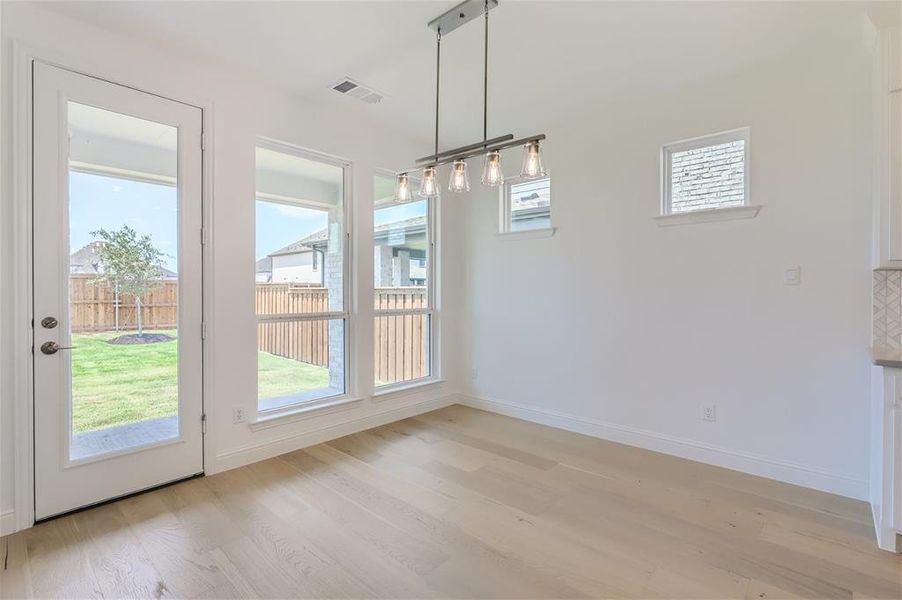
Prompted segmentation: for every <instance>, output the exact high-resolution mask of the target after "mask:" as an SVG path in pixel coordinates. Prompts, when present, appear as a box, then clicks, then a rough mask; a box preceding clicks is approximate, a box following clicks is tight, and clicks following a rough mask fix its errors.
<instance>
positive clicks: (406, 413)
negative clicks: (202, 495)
mask: <svg viewBox="0 0 902 600" xmlns="http://www.w3.org/2000/svg"><path fill="white" fill-rule="evenodd" d="M459 401H460V396H458V395H457V394H448V395H444V396H441V397H438V398H431V399H428V400H423V401H421V402H413V403H410V404H405V405H403V406H398V407H394V408H387V409H383V410H380V411H378V412H374V413H369V414H367V415H364V416H362V417H358V418H355V419H350V420H347V421H342V422H340V423H333V424H330V425H327V426H324V427H321V428H319V429H314V430H308V431H304V432H303V433H295V434H290V435H286V436H284V437H281V438H277V439H275V440H267V441H265V442H257V443H254V444H248V445H246V446H242V447H240V448H234V449H231V450H226V451H224V452H221V453H219V454H217V455H216V465H215V467H214V468H213V469H208V470H207V473H208V474H213V473H219V472H222V471H228V470H229V469H235V468H237V467H243V466H244V465H249V464H252V463H255V462H258V461H261V460H266V459H267V458H272V457H274V456H279V455H280V454H285V453H286V452H293V451H295V450H300V449H301V448H306V447H308V446H314V445H316V444H322V443H323V442H328V441H329V440H334V439H336V438H340V437H343V436H346V435H350V434H352V433H357V432H359V431H365V430H367V429H372V428H373V427H379V426H380V425H385V424H387V423H392V422H394V421H399V420H401V419H406V418H408V417H413V416H416V415H420V414H423V413H426V412H429V411H432V410H437V409H439V408H444V407H446V406H450V405H452V404H456V403H459Z"/></svg>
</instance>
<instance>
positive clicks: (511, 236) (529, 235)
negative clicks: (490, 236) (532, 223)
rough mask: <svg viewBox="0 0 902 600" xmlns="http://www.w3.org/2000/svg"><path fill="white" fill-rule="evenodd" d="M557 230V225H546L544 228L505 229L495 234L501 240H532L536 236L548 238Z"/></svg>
mask: <svg viewBox="0 0 902 600" xmlns="http://www.w3.org/2000/svg"><path fill="white" fill-rule="evenodd" d="M556 231H557V227H546V228H544V229H530V230H528V231H505V232H498V233H496V234H495V235H496V236H497V237H498V238H499V239H502V240H507V241H513V240H534V239H538V238H550V237H552V236H553V235H554V232H556Z"/></svg>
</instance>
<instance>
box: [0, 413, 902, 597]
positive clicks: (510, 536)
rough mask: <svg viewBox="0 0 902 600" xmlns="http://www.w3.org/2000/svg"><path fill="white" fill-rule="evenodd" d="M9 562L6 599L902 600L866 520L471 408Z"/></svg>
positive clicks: (78, 522)
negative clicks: (793, 599) (633, 599)
mask: <svg viewBox="0 0 902 600" xmlns="http://www.w3.org/2000/svg"><path fill="white" fill-rule="evenodd" d="M3 546H4V548H3V549H4V551H5V552H6V568H5V569H4V570H3V571H2V574H0V596H2V597H4V598H14V597H36V598H38V597H39V598H82V597H105V598H125V597H140V598H159V597H177V598H234V597H241V598H254V597H269V598H427V597H442V598H449V597H454V598H584V597H624V598H626V597H637V598H650V597H661V598H756V599H759V600H760V599H765V598H789V597H807V598H895V599H898V598H902V556H899V555H893V554H889V553H886V552H882V551H880V550H878V549H877V547H876V543H875V541H874V535H873V531H872V526H871V523H870V512H869V508H868V506H867V505H866V504H865V503H863V502H857V501H853V500H849V499H845V498H840V497H837V496H831V495H828V494H823V493H819V492H814V491H811V490H807V489H803V488H798V487H794V486H790V485H785V484H781V483H777V482H774V481H770V480H766V479H761V478H757V477H752V476H748V475H743V474H740V473H737V472H733V471H727V470H724V469H718V468H715V467H710V466H706V465H702V464H699V463H693V462H689V461H685V460H681V459H677V458H673V457H669V456H665V455H661V454H655V453H653V452H648V451H644V450H639V449H636V448H630V447H627V446H621V445H618V444H613V443H610V442H604V441H601V440H597V439H593V438H589V437H585V436H580V435H577V434H572V433H568V432H564V431H559V430H556V429H551V428H548V427H543V426H541V425H535V424H532V423H527V422H524V421H518V420H516V419H511V418H507V417H502V416H498V415H493V414H490V413H486V412H482V411H478V410H473V409H470V408H465V407H461V406H452V407H449V408H445V409H442V410H439V411H435V412H432V413H429V414H425V415H421V416H419V417H415V418H412V419H406V420H404V421H400V422H397V423H393V424H391V425H386V426H384V427H380V428H377V429H373V430H370V431H366V432H363V433H358V434H355V435H351V436H348V437H345V438H341V439H339V440H335V441H333V442H330V443H327V444H322V445H319V446H314V447H311V448H307V449H305V450H300V451H297V452H292V453H290V454H286V455H284V456H280V457H278V458H274V459H271V460H267V461H263V462H260V463H257V464H254V465H250V466H247V467H243V468H240V469H236V470H233V471H229V472H226V473H221V474H219V475H214V476H210V477H205V478H201V479H195V480H192V481H188V482H184V483H181V484H178V485H175V486H172V487H168V488H165V489H162V490H157V491H155V492H151V493H147V494H143V495H140V496H136V497H133V498H129V499H126V500H121V501H119V502H116V503H112V504H108V505H106V506H101V507H98V508H95V509H92V510H88V511H84V512H81V513H77V514H74V515H70V516H67V517H63V518H60V519H56V520H54V521H49V522H46V523H43V524H40V525H38V526H36V527H34V528H33V529H30V530H28V531H23V532H20V533H18V534H15V535H12V536H8V537H7V538H4V540H3Z"/></svg>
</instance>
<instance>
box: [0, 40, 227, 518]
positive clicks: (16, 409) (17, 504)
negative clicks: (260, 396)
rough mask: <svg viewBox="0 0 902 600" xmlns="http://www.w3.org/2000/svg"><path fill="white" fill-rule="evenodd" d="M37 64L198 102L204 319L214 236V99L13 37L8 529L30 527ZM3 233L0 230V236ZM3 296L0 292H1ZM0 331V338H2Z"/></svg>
mask: <svg viewBox="0 0 902 600" xmlns="http://www.w3.org/2000/svg"><path fill="white" fill-rule="evenodd" d="M34 61H38V62H43V63H46V64H49V65H52V66H56V67H60V68H62V69H66V70H69V71H73V72H75V73H80V74H84V75H88V76H90V77H95V78H97V79H103V80H105V81H109V82H110V83H116V84H118V85H122V86H125V87H131V88H134V89H138V90H141V91H145V92H147V93H151V94H155V95H158V96H161V97H163V98H167V99H171V100H174V101H176V102H181V103H183V104H188V105H191V106H195V107H197V108H200V109H201V111H202V119H203V133H204V137H205V142H206V143H205V148H206V150H205V151H204V152H202V157H201V168H202V171H203V173H202V183H201V185H202V192H201V196H202V202H203V208H202V222H203V227H204V230H205V231H206V240H205V241H206V243H205V244H204V246H203V250H202V263H203V266H202V269H203V274H202V279H203V282H202V296H203V298H202V314H203V320H204V322H212V315H213V301H212V298H213V294H212V289H213V276H212V274H213V268H212V266H213V265H212V257H213V251H212V249H213V240H214V234H213V231H212V228H211V226H210V225H211V224H212V223H213V202H212V199H213V181H214V177H213V173H214V169H213V164H214V161H213V152H212V151H211V150H210V149H211V148H213V144H214V127H213V122H214V121H213V113H214V103H213V101H212V99H210V98H208V97H194V98H193V99H189V100H182V99H179V98H178V97H176V96H178V94H172V93H168V92H167V91H166V90H154V89H153V88H146V87H142V86H141V85H140V82H139V81H130V80H129V77H131V75H127V74H124V73H121V74H119V75H116V74H112V73H110V72H109V69H107V68H105V67H102V66H101V65H98V64H96V63H95V64H90V65H85V64H79V63H77V62H76V63H73V62H72V61H71V59H68V58H67V57H66V56H65V55H63V54H60V53H58V52H51V51H48V50H40V51H39V50H37V49H35V48H33V47H30V46H29V45H27V44H23V43H21V42H19V41H18V40H12V67H13V73H12V75H13V77H12V80H13V81H12V87H13V91H12V98H13V101H12V119H11V121H12V148H11V151H12V154H13V164H12V193H11V195H10V201H11V202H12V211H11V212H12V218H11V223H10V227H11V229H10V230H6V231H9V235H10V236H11V242H12V243H11V249H12V255H13V256H15V257H16V260H15V261H14V262H13V263H12V273H11V274H12V278H11V281H9V282H8V283H7V285H9V286H10V287H11V288H12V291H11V293H10V295H9V297H10V298H11V304H10V306H8V307H4V312H6V311H7V310H8V311H9V314H10V315H11V317H12V318H11V323H12V325H11V332H10V339H11V340H12V341H11V343H10V344H9V345H7V346H4V347H0V352H3V351H8V352H11V353H12V356H11V357H10V364H11V367H12V368H11V373H10V379H11V381H10V385H9V389H10V394H11V396H12V401H11V404H12V421H13V425H14V431H13V446H14V454H15V455H14V466H13V468H14V472H13V485H14V505H13V514H12V515H11V517H12V518H11V521H12V522H13V523H14V527H15V529H14V530H15V531H21V530H23V529H28V528H29V527H31V526H32V525H34V514H35V512H34V389H33V373H34V370H33V354H32V342H33V339H32V327H31V319H32V317H33V314H32V312H33V311H32V306H33V305H32V290H31V263H32V259H31V254H32V251H31V249H32V208H33V203H32V162H33V159H32V135H31V121H32V108H31V107H32V63H33V62H34ZM3 233H5V232H4V231H2V230H0V235H2V234H3ZM0 298H2V296H0ZM4 337H5V336H4ZM210 339H212V332H211V331H210V330H209V329H208V330H207V336H206V339H205V340H203V342H202V354H203V359H202V360H203V377H202V381H203V396H204V397H203V405H204V413H205V415H206V425H207V427H206V435H205V436H204V441H203V449H204V468H205V470H207V469H208V468H209V467H210V466H211V461H212V458H211V457H214V456H215V448H216V446H215V431H214V427H213V423H215V417H214V411H215V408H214V402H212V401H211V400H210V398H209V397H208V395H209V394H208V390H210V389H211V387H210V382H211V381H212V378H213V375H212V370H211V368H210V364H211V363H210V352H209V351H208V349H209V348H210V347H211V346H210V345H208V344H207V341H208V340H210ZM9 517H10V515H7V514H4V519H3V520H4V524H5V523H8V522H9V521H10V519H9ZM7 533H12V531H6V530H5V528H4V531H3V534H4V535H5V534H7Z"/></svg>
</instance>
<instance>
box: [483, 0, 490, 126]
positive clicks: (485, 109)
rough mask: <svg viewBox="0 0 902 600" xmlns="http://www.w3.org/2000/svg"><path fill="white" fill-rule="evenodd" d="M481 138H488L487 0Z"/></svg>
mask: <svg viewBox="0 0 902 600" xmlns="http://www.w3.org/2000/svg"><path fill="white" fill-rule="evenodd" d="M482 139H483V140H487V139H489V0H485V58H484V61H483V70H482Z"/></svg>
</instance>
